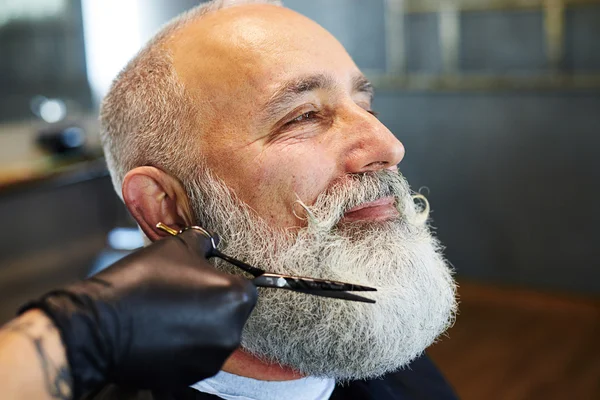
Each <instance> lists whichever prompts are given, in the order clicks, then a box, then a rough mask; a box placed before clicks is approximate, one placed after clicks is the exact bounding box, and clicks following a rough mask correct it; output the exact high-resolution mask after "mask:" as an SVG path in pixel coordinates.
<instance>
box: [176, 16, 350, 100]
mask: <svg viewBox="0 0 600 400" xmlns="http://www.w3.org/2000/svg"><path fill="white" fill-rule="evenodd" d="M170 48H171V52H172V54H173V62H174V66H175V70H176V72H177V74H178V76H179V79H180V80H181V81H182V82H183V84H184V85H185V87H186V89H187V90H189V91H191V93H197V94H198V95H199V96H200V97H201V98H203V99H206V97H207V96H213V97H212V98H211V99H210V102H211V103H212V105H213V106H218V103H224V104H222V106H224V107H228V106H231V104H230V103H231V101H232V100H237V101H238V102H239V101H240V100H242V99H244V98H246V97H247V96H252V97H255V98H257V99H256V100H257V101H258V99H259V98H261V97H267V98H268V96H269V95H270V93H271V92H272V91H274V90H275V89H276V87H277V85H278V84H279V83H280V82H282V81H285V80H286V79H293V78H294V77H295V76H299V75H309V74H316V73H321V74H323V73H325V74H328V75H332V76H338V77H340V79H345V78H347V77H349V76H350V75H352V74H355V73H356V71H358V68H357V67H356V66H355V65H354V63H353V61H352V59H351V58H350V56H349V55H348V54H347V53H346V51H345V49H344V48H343V46H342V45H341V44H340V43H339V42H338V41H337V40H336V39H335V38H334V37H333V36H332V35H331V34H329V33H328V32H327V31H326V30H325V29H323V28H322V27H320V26H319V25H318V24H316V23H315V22H313V21H311V20H310V19H308V18H306V17H304V16H302V15H300V14H298V13H296V12H294V11H291V10H289V9H286V8H283V7H277V6H272V5H266V4H254V5H243V6H236V7H231V8H226V9H223V10H219V11H216V12H213V13H210V14H207V15H205V16H203V17H201V18H200V19H198V20H197V21H194V22H192V23H191V24H189V25H188V26H186V27H185V28H183V29H182V30H180V31H179V32H178V33H177V34H176V36H174V37H173V38H172V40H171V42H170ZM238 104H239V103H238Z"/></svg>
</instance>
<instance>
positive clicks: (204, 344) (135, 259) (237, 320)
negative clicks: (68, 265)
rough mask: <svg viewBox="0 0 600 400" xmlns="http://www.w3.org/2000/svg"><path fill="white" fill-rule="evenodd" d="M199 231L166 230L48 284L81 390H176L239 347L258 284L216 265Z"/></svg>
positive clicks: (52, 312) (40, 304) (49, 301)
mask: <svg viewBox="0 0 600 400" xmlns="http://www.w3.org/2000/svg"><path fill="white" fill-rule="evenodd" d="M209 248H210V243H209V241H208V240H207V239H206V238H205V237H204V236H203V235H202V234H201V233H199V232H197V231H195V230H187V231H185V232H184V233H182V234H180V235H178V236H176V237H168V238H165V239H162V240H160V241H158V242H156V243H154V244H152V245H151V246H149V247H146V248H144V249H142V250H140V251H138V252H136V253H134V254H131V255H129V256H128V257H125V258H124V259H122V260H120V261H119V262H117V263H116V264H114V265H113V266H111V267H109V268H108V269H106V270H104V271H102V272H101V273H99V274H97V275H96V276H94V277H92V278H90V279H87V280H84V281H82V282H80V283H77V284H74V285H71V286H68V287H67V288H65V289H62V290H57V291H53V292H50V293H48V294H47V295H45V296H44V297H43V298H42V299H41V300H39V301H37V302H33V303H31V304H29V305H28V306H27V307H26V308H25V310H26V309H31V308H40V309H42V310H43V311H44V312H45V313H46V314H47V315H48V316H49V317H50V318H51V319H52V320H53V321H54V323H55V324H56V326H57V327H58V329H59V331H60V333H61V337H62V339H63V342H64V344H65V346H66V350H67V358H68V360H69V364H70V367H71V373H72V376H73V379H74V398H78V397H79V396H81V395H82V394H84V393H86V392H88V391H89V390H90V389H93V388H94V387H96V386H98V385H101V384H103V383H106V382H113V383H117V384H122V385H127V386H131V387H135V388H140V389H145V388H161V389H168V388H173V387H178V386H184V385H190V384H193V383H195V382H197V381H200V380H202V379H204V378H207V377H209V376H212V375H214V374H216V373H217V372H218V371H219V369H220V368H221V366H222V365H223V363H224V362H225V360H226V359H227V357H228V356H229V355H230V354H231V353H232V352H233V351H234V350H235V349H236V348H237V347H238V346H239V344H240V339H241V332H242V329H243V327H244V324H245V322H246V319H247V318H248V316H249V315H250V312H251V311H252V308H253V307H254V304H255V302H256V298H257V292H256V288H255V287H254V285H253V284H252V283H251V282H250V281H248V280H245V279H243V278H241V277H236V276H233V275H228V274H225V273H222V272H219V271H217V270H216V269H214V268H213V267H212V266H211V265H210V264H209V263H208V262H207V260H206V259H205V257H204V255H205V254H206V253H207V251H208V249H209Z"/></svg>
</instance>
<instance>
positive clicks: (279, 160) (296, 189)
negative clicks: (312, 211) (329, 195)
mask: <svg viewBox="0 0 600 400" xmlns="http://www.w3.org/2000/svg"><path fill="white" fill-rule="evenodd" d="M292 147H295V146H291V147H289V148H280V149H278V150H275V151H273V152H270V153H271V154H270V156H271V157H267V155H264V157H261V158H260V159H259V160H257V161H258V162H257V167H258V169H257V179H256V182H257V189H258V190H259V191H260V192H262V193H261V194H262V195H261V196H260V197H261V198H262V200H263V201H264V203H265V205H266V204H269V206H270V209H271V210H277V212H278V213H280V214H282V215H280V217H285V220H286V221H288V223H289V222H291V221H293V222H294V223H293V225H297V224H298V223H299V221H298V220H297V219H296V217H294V215H293V212H292V207H293V204H294V202H295V201H296V200H297V197H296V195H298V197H299V198H300V199H301V200H302V201H303V202H305V203H306V204H313V203H314V201H315V200H316V198H317V196H318V195H319V194H320V193H321V192H323V191H324V190H325V189H327V187H328V185H329V183H330V181H331V180H332V179H333V177H334V176H335V171H336V163H335V161H334V160H332V159H331V156H329V157H328V156H327V153H326V152H324V151H322V150H320V149H319V148H317V147H312V146H311V148H309V149H306V150H304V149H299V148H297V147H295V148H292ZM270 150H271V149H270ZM273 155H275V156H273ZM259 188H260V189H259ZM287 226H290V225H287Z"/></svg>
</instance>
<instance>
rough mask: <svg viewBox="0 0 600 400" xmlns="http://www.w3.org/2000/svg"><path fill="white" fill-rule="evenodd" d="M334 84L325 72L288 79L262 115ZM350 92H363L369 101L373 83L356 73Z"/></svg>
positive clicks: (276, 110)
mask: <svg viewBox="0 0 600 400" xmlns="http://www.w3.org/2000/svg"><path fill="white" fill-rule="evenodd" d="M335 86H336V83H335V80H334V79H333V78H332V77H331V76H329V75H325V74H316V75H308V76H304V77H300V78H297V79H293V80H290V81H288V82H286V83H284V84H283V85H282V86H281V87H280V88H279V89H277V90H276V91H275V93H273V95H272V96H271V98H270V99H269V101H268V102H267V103H266V105H265V106H264V107H263V110H264V111H263V112H264V115H265V117H266V118H270V117H272V116H273V115H278V114H279V113H281V112H282V111H285V110H286V109H287V108H288V107H289V105H290V104H291V103H292V102H293V101H294V100H296V99H297V98H298V97H300V96H301V95H303V94H305V93H308V92H312V91H314V90H319V89H331V88H333V87H335ZM352 93H353V94H354V93H365V94H367V95H368V96H369V101H372V99H373V95H374V90H373V85H372V84H371V82H369V80H368V79H367V78H366V77H365V76H364V75H362V74H358V75H356V76H354V77H353V78H352Z"/></svg>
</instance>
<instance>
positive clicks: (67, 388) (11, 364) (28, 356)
mask: <svg viewBox="0 0 600 400" xmlns="http://www.w3.org/2000/svg"><path fill="white" fill-rule="evenodd" d="M0 388H2V389H1V391H2V398H3V399H8V400H20V399H40V400H44V399H52V400H56V399H60V400H70V399H71V393H72V381H71V374H70V371H69V367H68V362H67V358H66V354H65V349H64V347H63V344H62V342H61V338H60V334H59V332H58V330H57V329H56V328H55V326H54V325H53V324H52V321H51V320H50V319H48V317H46V315H45V314H44V313H42V312H41V311H38V310H32V311H28V312H27V313H25V314H23V315H22V316H21V317H19V318H17V319H14V320H13V321H11V322H9V323H8V324H7V325H5V326H4V327H2V328H0Z"/></svg>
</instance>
